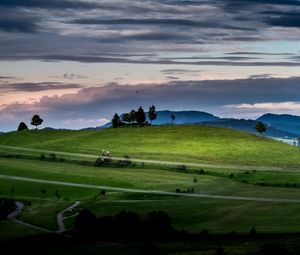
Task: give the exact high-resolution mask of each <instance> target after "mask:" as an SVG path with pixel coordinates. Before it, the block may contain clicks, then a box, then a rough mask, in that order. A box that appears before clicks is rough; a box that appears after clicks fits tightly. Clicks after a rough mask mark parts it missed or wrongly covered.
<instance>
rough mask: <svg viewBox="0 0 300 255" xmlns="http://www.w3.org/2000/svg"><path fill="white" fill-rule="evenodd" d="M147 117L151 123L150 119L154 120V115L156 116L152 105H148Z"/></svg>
mask: <svg viewBox="0 0 300 255" xmlns="http://www.w3.org/2000/svg"><path fill="white" fill-rule="evenodd" d="M148 117H149V120H150V121H151V124H152V121H153V120H155V119H156V117H157V112H156V110H155V106H154V105H152V106H150V107H149V112H148Z"/></svg>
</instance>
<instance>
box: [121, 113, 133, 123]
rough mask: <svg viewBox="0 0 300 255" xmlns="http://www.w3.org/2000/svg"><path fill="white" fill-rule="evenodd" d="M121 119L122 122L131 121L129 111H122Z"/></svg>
mask: <svg viewBox="0 0 300 255" xmlns="http://www.w3.org/2000/svg"><path fill="white" fill-rule="evenodd" d="M122 120H123V121H124V122H127V123H131V122H132V121H131V116H130V113H129V112H128V113H124V114H123V115H122Z"/></svg>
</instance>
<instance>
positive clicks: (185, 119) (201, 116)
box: [146, 111, 220, 125]
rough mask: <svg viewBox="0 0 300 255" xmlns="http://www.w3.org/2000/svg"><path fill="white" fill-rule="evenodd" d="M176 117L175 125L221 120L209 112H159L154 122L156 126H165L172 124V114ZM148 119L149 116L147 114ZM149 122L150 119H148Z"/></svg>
mask: <svg viewBox="0 0 300 255" xmlns="http://www.w3.org/2000/svg"><path fill="white" fill-rule="evenodd" d="M172 113H173V114H174V115H175V121H174V123H175V124H177V125H178V124H193V123H202V122H207V121H216V120H219V119H220V118H219V117H216V116H214V115H212V114H210V113H207V112H199V111H157V118H156V120H154V121H153V124H154V125H163V124H171V123H172V119H171V114H172ZM146 116H147V117H148V114H146ZM147 120H148V121H149V119H147Z"/></svg>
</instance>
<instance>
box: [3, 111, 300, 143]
mask: <svg viewBox="0 0 300 255" xmlns="http://www.w3.org/2000/svg"><path fill="white" fill-rule="evenodd" d="M171 114H174V115H175V121H174V125H184V124H189V125H191V124H192V125H208V126H216V127H225V128H231V129H236V130H242V131H246V132H249V133H255V126H256V124H257V122H258V121H262V122H263V123H265V124H266V125H267V132H266V133H265V135H266V136H269V137H275V138H291V139H295V138H297V137H299V136H300V116H295V115H288V114H271V113H267V114H264V115H262V116H261V117H259V118H257V119H255V120H251V119H248V120H246V119H234V118H220V117H217V116H214V115H213V114H210V113H207V112H201V111H168V110H165V111H157V118H156V119H155V120H154V121H153V125H171V124H172V119H171ZM147 115H148V114H147V113H146V116H147ZM147 121H149V119H148V116H147ZM149 122H150V121H149ZM108 127H111V123H110V122H109V123H107V124H105V125H103V126H98V127H88V128H85V130H93V129H102V128H108ZM44 129H46V130H52V129H53V128H50V127H46V128H44ZM62 130H66V129H62ZM0 134H3V132H0Z"/></svg>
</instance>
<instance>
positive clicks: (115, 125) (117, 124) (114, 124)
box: [111, 113, 122, 128]
mask: <svg viewBox="0 0 300 255" xmlns="http://www.w3.org/2000/svg"><path fill="white" fill-rule="evenodd" d="M111 124H112V127H113V128H118V127H120V126H121V124H122V122H121V119H120V117H119V115H118V114H117V113H116V114H115V115H114V117H113V119H112V120H111Z"/></svg>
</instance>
